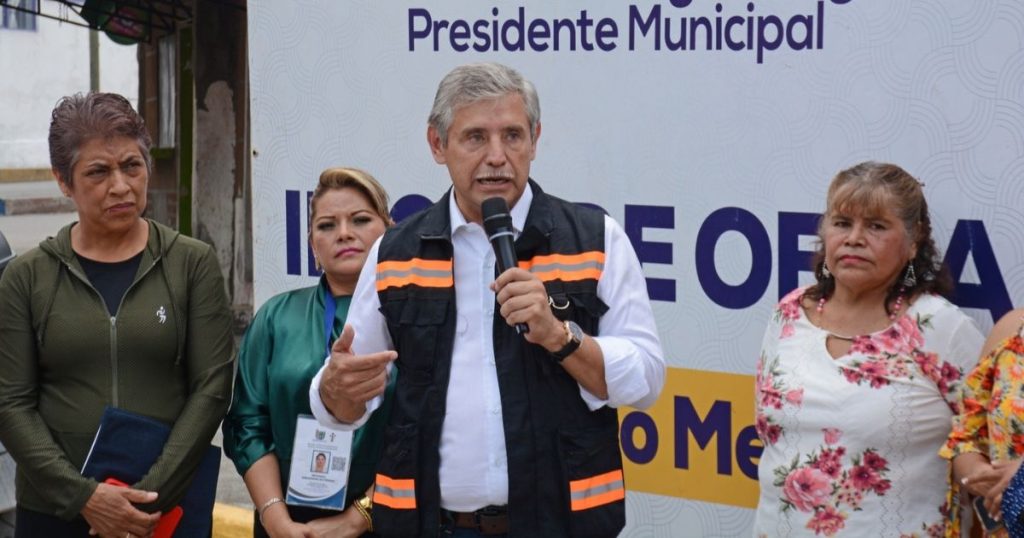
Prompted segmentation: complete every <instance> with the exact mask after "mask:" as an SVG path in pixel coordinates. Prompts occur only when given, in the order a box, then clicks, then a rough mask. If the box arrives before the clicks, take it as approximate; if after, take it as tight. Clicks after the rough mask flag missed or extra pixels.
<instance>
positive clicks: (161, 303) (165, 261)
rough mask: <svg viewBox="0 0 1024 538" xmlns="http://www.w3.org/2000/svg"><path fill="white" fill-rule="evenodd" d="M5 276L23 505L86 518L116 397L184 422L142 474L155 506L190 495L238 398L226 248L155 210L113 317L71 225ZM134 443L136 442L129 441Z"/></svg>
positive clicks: (5, 438)
mask: <svg viewBox="0 0 1024 538" xmlns="http://www.w3.org/2000/svg"><path fill="white" fill-rule="evenodd" d="M72 226H74V224H71V225H68V226H66V227H64V228H63V229H61V230H60V232H59V233H58V234H57V236H56V237H51V238H48V239H46V240H45V241H43V242H42V243H40V244H39V248H36V249H32V250H30V251H28V252H27V253H26V254H24V255H22V256H19V257H18V258H16V259H15V260H14V261H12V262H11V263H10V264H9V265H8V267H7V270H6V271H4V273H3V277H2V279H0V442H3V444H4V445H5V446H6V447H7V449H8V450H9V451H10V453H11V455H12V456H14V459H15V461H16V462H17V464H18V467H17V475H16V479H15V484H16V489H17V502H18V505H19V506H21V507H23V508H28V509H30V510H35V511H38V512H42V513H46V514H53V515H56V516H59V517H61V518H63V519H73V518H74V517H76V516H77V515H78V514H79V512H81V510H82V508H83V506H84V505H85V503H86V501H87V500H88V499H89V497H90V496H91V495H92V493H93V491H94V490H95V489H96V485H97V483H96V481H94V480H92V479H90V478H84V477H83V476H82V475H81V469H82V464H83V462H84V460H85V457H86V455H87V454H88V452H89V447H90V445H91V443H92V439H93V436H94V435H95V434H96V429H97V426H98V425H99V420H100V416H101V415H102V413H103V409H104V407H105V406H108V405H110V406H114V407H119V408H121V409H125V410H128V411H132V412H135V413H139V414H142V415H146V416H149V417H153V418H156V419H158V420H161V421H163V422H165V423H167V424H169V425H172V428H171V434H170V438H169V439H168V441H167V444H166V446H165V447H164V450H163V453H162V454H161V456H160V458H159V459H158V460H157V462H156V463H155V464H154V465H153V467H152V468H151V469H150V471H149V473H148V474H147V475H146V476H145V477H143V479H142V480H141V481H140V482H138V483H137V484H134V486H135V487H137V488H139V489H143V490H149V491H156V492H158V493H159V498H158V499H157V501H156V502H155V503H153V504H152V505H151V506H146V507H144V509H146V510H147V511H155V510H160V511H164V510H166V509H167V508H169V507H172V506H174V505H175V504H177V503H178V501H180V500H181V497H182V495H184V493H185V490H186V489H187V487H188V484H189V482H190V481H191V479H192V475H193V473H194V472H195V470H196V468H197V466H198V465H199V461H200V459H201V458H202V455H203V451H204V450H205V449H206V447H207V446H209V442H210V439H211V438H212V437H213V434H214V432H215V431H216V429H217V426H218V424H220V421H221V419H222V418H223V417H224V414H225V413H226V412H227V409H228V405H229V403H230V398H231V379H232V374H233V366H234V364H233V360H234V354H233V349H232V347H233V341H232V335H231V316H230V312H229V309H228V303H227V297H226V294H225V289H224V280H223V278H222V277H221V274H220V266H219V265H218V264H217V260H216V258H215V254H214V251H213V249H212V248H211V247H210V246H209V245H207V244H205V243H202V242H200V241H198V240H195V239H192V238H189V237H186V236H183V235H179V234H178V232H176V231H174V230H172V229H170V228H168V227H166V226H163V225H161V224H158V223H156V222H152V221H149V242H148V244H147V245H146V248H145V250H144V251H143V253H142V262H141V263H140V264H139V269H138V272H137V274H136V275H135V280H134V281H133V283H132V285H131V287H129V288H128V291H127V292H125V295H124V298H123V299H122V301H121V304H120V306H119V307H118V309H117V315H116V316H110V314H109V312H108V311H107V308H106V306H105V305H104V303H103V299H102V298H101V297H100V294H99V292H97V291H96V289H95V288H93V287H92V285H91V284H90V283H89V279H88V278H87V277H86V276H85V272H84V271H83V270H82V268H81V266H80V265H79V263H78V260H77V258H76V257H75V254H74V252H73V251H72V249H71V227H72ZM126 442H131V440H126Z"/></svg>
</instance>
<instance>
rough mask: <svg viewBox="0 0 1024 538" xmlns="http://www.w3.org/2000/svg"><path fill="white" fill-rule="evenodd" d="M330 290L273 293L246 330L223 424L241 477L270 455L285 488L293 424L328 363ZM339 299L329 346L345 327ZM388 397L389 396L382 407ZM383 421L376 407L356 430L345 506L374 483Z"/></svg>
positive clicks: (305, 410) (346, 300) (344, 304)
mask: <svg viewBox="0 0 1024 538" xmlns="http://www.w3.org/2000/svg"><path fill="white" fill-rule="evenodd" d="M327 293H329V291H328V288H327V284H326V282H325V281H324V279H323V278H321V279H320V284H319V285H317V286H313V287H310V288H302V289H298V290H293V291H289V292H285V293H281V294H279V295H275V296H274V297H273V298H271V299H270V300H269V301H267V302H266V304H264V305H263V306H262V307H261V308H260V310H259V312H257V313H256V317H255V318H254V319H253V321H252V324H251V325H250V326H249V328H248V329H247V330H246V333H245V338H244V339H243V340H242V345H241V348H240V350H239V354H238V374H237V377H236V379H235V389H234V398H233V400H232V403H231V410H230V411H228V415H227V417H225V419H224V424H223V431H224V452H225V453H226V454H227V456H228V457H229V458H231V460H232V461H234V463H235V468H236V469H237V470H238V473H239V474H241V475H244V474H245V472H246V471H247V470H248V469H249V467H250V466H252V464H253V463H255V462H256V460H258V459H260V458H261V457H263V456H264V455H265V454H267V453H269V452H271V451H272V452H274V453H275V454H276V455H277V459H278V462H279V463H280V468H281V487H282V489H284V488H287V486H288V471H289V468H290V466H291V457H292V444H293V441H294V438H295V420H296V417H297V416H298V415H300V414H305V415H310V414H312V412H311V411H310V409H309V383H310V381H312V379H313V376H315V375H316V373H317V371H319V370H320V367H321V366H323V364H324V358H325V352H326V342H324V299H325V297H326V294H327ZM335 300H336V302H337V311H336V313H335V316H334V331H333V334H332V336H331V340H332V341H333V340H334V338H337V336H338V334H340V333H341V330H342V328H344V326H345V318H346V316H347V315H348V308H349V304H350V303H351V300H352V297H351V296H344V297H336V298H335ZM390 388H391V387H389V389H390ZM389 400H390V398H387V397H385V402H388V401H389ZM386 416H387V413H386V412H385V413H381V412H379V410H378V412H376V413H374V414H373V416H372V417H371V418H370V420H369V421H368V422H367V423H366V424H364V425H363V427H361V428H359V429H358V430H356V432H355V435H354V437H353V445H352V468H351V471H350V474H349V479H348V495H347V497H348V498H347V500H346V505H347V504H350V503H351V502H352V501H353V500H355V499H357V498H359V497H360V496H362V494H363V492H364V491H365V490H366V488H368V487H369V486H370V484H371V483H372V482H373V479H374V472H375V469H376V465H377V459H378V457H379V454H380V443H381V436H382V429H383V427H384V425H385V424H384V422H385V420H384V418H385V417H386Z"/></svg>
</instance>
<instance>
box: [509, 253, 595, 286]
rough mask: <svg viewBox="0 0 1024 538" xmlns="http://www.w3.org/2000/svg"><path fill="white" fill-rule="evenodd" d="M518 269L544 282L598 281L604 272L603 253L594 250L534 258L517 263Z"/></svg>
mask: <svg viewBox="0 0 1024 538" xmlns="http://www.w3.org/2000/svg"><path fill="white" fill-rule="evenodd" d="M519 267H520V268H521V269H525V270H527V271H529V272H531V273H533V274H535V275H537V277H539V278H540V279H541V280H543V281H545V282H547V281H549V280H561V281H563V282H571V281H575V280H586V279H594V280H598V279H600V278H601V272H602V271H604V252H600V251H596V250H595V251H591V252H584V253H582V254H569V255H567V254H549V255H547V256H534V257H533V258H531V259H529V260H524V261H521V262H519Z"/></svg>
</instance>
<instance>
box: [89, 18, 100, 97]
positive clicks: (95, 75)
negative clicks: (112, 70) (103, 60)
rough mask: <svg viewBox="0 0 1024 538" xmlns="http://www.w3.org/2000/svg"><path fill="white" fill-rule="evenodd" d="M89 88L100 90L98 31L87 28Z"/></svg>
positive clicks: (95, 90)
mask: <svg viewBox="0 0 1024 538" xmlns="http://www.w3.org/2000/svg"><path fill="white" fill-rule="evenodd" d="M89 90H91V91H94V92H98V91H100V33H99V31H98V30H91V29H90V30H89Z"/></svg>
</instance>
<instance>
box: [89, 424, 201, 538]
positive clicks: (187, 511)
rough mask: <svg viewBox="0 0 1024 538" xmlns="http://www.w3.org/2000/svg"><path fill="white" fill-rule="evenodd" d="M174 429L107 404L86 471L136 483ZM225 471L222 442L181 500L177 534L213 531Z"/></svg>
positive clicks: (198, 534) (190, 536)
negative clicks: (219, 481)
mask: <svg viewBox="0 0 1024 538" xmlns="http://www.w3.org/2000/svg"><path fill="white" fill-rule="evenodd" d="M170 434H171V427H170V426H168V425H167V424H164V423H163V422H160V421H159V420H156V419H152V418H149V417H145V416H142V415H138V414H135V413H131V412H129V411H125V410H123V409H117V408H115V407H107V408H106V409H104V410H103V417H102V418H101V419H100V427H99V429H98V430H97V431H96V437H95V438H94V439H93V442H92V448H90V449H89V455H88V456H86V458H85V465H84V466H83V467H82V476H87V477H90V478H94V479H96V480H97V481H100V482H102V481H104V480H106V479H108V478H116V479H118V480H120V481H122V482H124V483H126V484H134V483H136V482H138V481H139V480H141V479H142V477H143V476H145V475H146V473H148V472H149V469H150V467H152V466H153V464H154V463H156V460H157V458H159V457H160V453H161V452H162V451H163V447H164V444H166V443H167V438H168V437H169V436H170ZM219 473H220V447H218V446H213V445H211V446H210V447H208V448H207V449H206V452H205V453H204V454H203V459H202V461H201V462H200V463H199V468H198V469H197V470H196V474H195V476H194V477H193V478H192V484H191V485H189V488H188V490H187V491H186V492H185V497H184V498H182V500H181V502H180V503H178V506H180V507H181V509H182V512H183V514H182V517H181V521H180V522H179V523H178V528H177V530H176V531H175V533H174V536H176V537H177V536H180V537H188V538H193V537H203V536H210V533H211V531H212V527H213V503H214V501H215V499H216V496H217V476H218V474H219Z"/></svg>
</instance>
